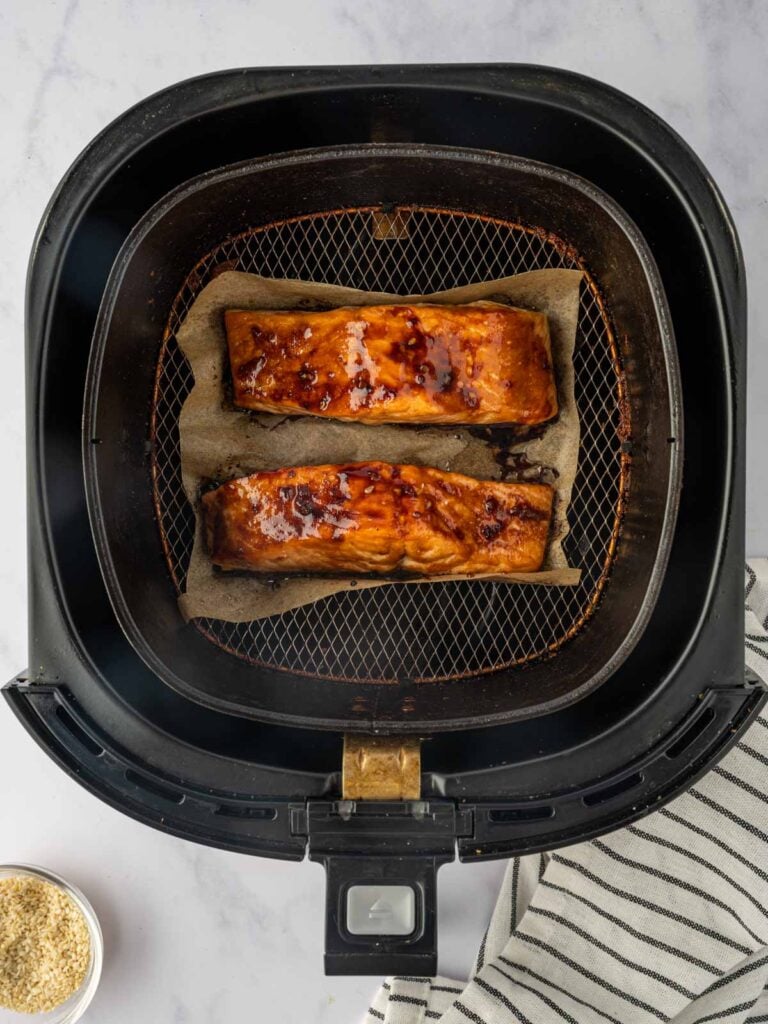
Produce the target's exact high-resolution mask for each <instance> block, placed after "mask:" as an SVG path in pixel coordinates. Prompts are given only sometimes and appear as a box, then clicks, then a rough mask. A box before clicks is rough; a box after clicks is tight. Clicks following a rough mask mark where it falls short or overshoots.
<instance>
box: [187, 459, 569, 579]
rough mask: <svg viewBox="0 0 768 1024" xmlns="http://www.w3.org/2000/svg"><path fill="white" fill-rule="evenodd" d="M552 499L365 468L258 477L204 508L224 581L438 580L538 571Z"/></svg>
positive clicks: (419, 472) (228, 487)
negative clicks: (296, 576)
mask: <svg viewBox="0 0 768 1024" xmlns="http://www.w3.org/2000/svg"><path fill="white" fill-rule="evenodd" d="M553 494H554V492H553V490H552V488H551V487H549V486H548V485H546V484H530V483H497V482H495V481H484V480H475V479H473V478H472V477H468V476H463V475H461V474H459V473H446V472H443V471H442V470H439V469H430V468H424V467H420V466H400V465H391V464H389V463H385V462H361V463H352V464H349V465H343V466H302V467H296V468H293V469H278V470H274V471H271V472H263V473H254V474H253V475H251V476H247V477H241V478H240V479H237V480H230V481H229V482H228V483H225V484H222V485H221V486H220V487H217V488H216V489H215V490H212V491H209V492H208V493H207V494H204V495H203V499H202V502H203V515H204V520H205V531H206V539H207V544H208V549H209V551H210V554H211V558H212V560H213V562H214V563H215V564H216V565H217V566H219V567H220V568H222V569H225V570H233V569H246V570H251V571H255V572H269V573H323V574H330V575H349V574H354V575H405V576H434V575H475V574H479V573H499V574H505V573H516V572H533V571H535V570H537V569H539V568H540V567H541V564H542V562H543V560H544V553H545V550H546V545H547V537H548V533H549V525H550V521H551V518H552V501H553Z"/></svg>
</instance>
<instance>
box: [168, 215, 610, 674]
mask: <svg viewBox="0 0 768 1024" xmlns="http://www.w3.org/2000/svg"><path fill="white" fill-rule="evenodd" d="M548 267H565V268H573V267H579V268H581V269H584V267H583V266H582V264H581V261H580V259H579V257H578V255H577V254H576V253H574V252H573V251H572V250H570V249H568V248H567V247H566V246H565V245H564V244H563V243H562V242H560V241H559V240H558V239H555V238H553V237H552V236H551V235H549V234H545V233H544V232H541V231H537V230H534V229H531V228H525V227H522V226H520V225H516V224H511V223H507V222H502V221H496V220H491V219H489V218H486V217H481V216H477V215H473V214H465V213H458V212H452V211H445V210H430V209H424V208H415V207H398V210H397V212H396V214H395V215H392V214H385V215H382V214H381V212H380V211H375V210H372V209H369V208H366V209H352V210H341V211H333V212H330V213H322V214H314V215H312V216H307V217H302V218H296V219H293V220H287V221H282V222H279V223H275V224H270V225H267V226H265V227H261V228H255V229H253V230H251V231H249V232H247V233H245V234H243V235H239V236H237V237H235V238H232V239H229V240H228V241H226V242H223V243H221V244H220V245H219V246H217V247H216V248H215V249H213V250H212V251H211V252H210V253H208V254H207V255H206V256H205V257H204V259H203V260H201V261H200V263H199V264H198V265H197V266H196V267H195V268H194V269H193V271H192V272H191V273H190V275H189V276H188V278H187V280H186V281H185V283H184V285H183V287H182V289H181V291H180V293H179V295H178V296H177V298H176V301H175V302H174V305H173V308H172V310H171V313H170V316H169V320H168V326H167V329H166V335H165V338H164V342H163V345H162V348H161V352H160V356H159V362H158V370H157V387H156V394H155V407H154V410H153V420H152V430H153V442H154V443H153V452H154V481H155V494H154V497H155V504H156V509H157V515H158V521H159V525H160V531H161V535H162V538H163V544H164V548H165V552H166V556H167V560H168V567H169V569H170V573H171V577H172V579H173V582H174V584H175V585H176V587H177V589H178V590H179V591H181V590H182V589H183V587H184V580H185V574H186V570H187V566H188V563H189V557H190V554H191V550H192V541H193V532H194V517H193V513H192V509H191V508H190V507H189V504H188V502H187V500H186V496H185V494H184V490H183V487H182V482H181V469H180V461H179V436H178V417H179V412H180V409H181V406H182V404H183V402H184V399H185V398H186V396H187V394H188V393H189V390H190V388H191V386H192V382H193V381H192V374H191V372H190V369H189V365H188V364H187V361H186V359H185V357H184V356H183V355H182V353H181V352H180V350H179V348H178V346H177V344H176V339H175V332H176V330H177V328H178V327H179V325H180V323H181V321H182V320H183V318H184V316H185V315H186V312H187V310H188V309H189V307H190V305H191V304H192V302H193V300H194V299H195V297H196V296H197V294H198V292H199V291H200V290H201V288H203V286H204V285H205V284H207V283H208V281H210V280H211V279H212V278H213V277H215V276H216V274H217V273H221V272H222V271H223V270H243V271H249V272H252V273H259V274H262V275H264V276H268V277H278V278H279V277H290V278H300V279H303V280H310V281H324V282H329V283H334V284H342V285H347V286H351V287H355V288H361V289H366V290H371V291H373V290H381V291H390V292H397V293H400V294H407V293H427V292H432V291H438V290H440V289H444V288H452V287H455V286H457V285H462V284H467V283H470V282H474V281H483V280H490V279H493V278H499V277H504V276H506V275H509V274H517V273H521V272H523V271H527V270H539V269H543V268H548ZM574 361H575V375H576V399H577V403H578V407H579V412H580V417H581V429H582V438H581V454H580V463H579V471H578V474H577V477H576V482H575V486H574V490H573V496H572V500H571V506H570V509H569V514H568V518H569V522H570V527H571V532H570V535H569V536H568V537H567V538H566V541H565V545H564V547H565V551H566V554H567V556H568V558H569V562H570V563H571V564H572V565H577V566H579V567H580V568H581V570H582V578H581V582H580V583H579V585H578V586H576V587H541V586H538V587H536V586H530V585H513V584H501V583H494V582H490V581H479V580H478V581H474V582H472V581H469V582H465V581H463V582H459V581H457V582H451V583H433V584H428V585H413V584H411V585H407V586H389V587H380V588H375V589H372V590H362V591H357V592H356V591H345V592H343V593H340V594H337V595H334V596H332V597H329V598H327V599H325V600H323V601H319V602H316V603H315V604H312V605H307V606H305V607H302V608H298V609H295V610H294V611H290V612H286V613H284V614H283V615H279V616H274V617H272V618H269V619H262V620H260V621H256V622H247V623H238V624H234V623H228V622H222V621H219V620H214V619H198V620H196V621H195V625H196V626H197V628H198V629H200V630H201V631H202V632H203V633H204V634H205V635H206V636H207V637H208V638H209V639H210V640H211V641H212V642H214V643H216V644H218V645H220V646H222V647H224V648H225V649H226V650H228V651H229V652H230V653H232V654H234V655H236V656H238V657H240V658H243V659H245V660H248V661H251V662H253V663H257V664H263V665H269V666H270V667H273V668H280V669H286V670H290V671H292V672H298V673H305V674H308V675H313V676H321V677H326V678H335V679H354V680H357V681H360V680H367V681H381V680H397V679H404V678H406V679H412V680H417V681H428V680H440V679H449V678H457V677H462V676H468V675H473V674H477V673H481V672H489V671H493V670H496V669H499V668H502V667H507V666H510V665H515V664H520V663H522V662H525V661H529V660H531V659H532V658H535V657H538V656H541V655H542V654H545V653H547V652H549V651H552V650H555V649H556V648H557V647H559V646H560V645H561V644H562V643H563V642H564V641H565V640H566V639H567V638H568V637H569V636H571V635H572V634H573V633H574V632H575V631H576V630H577V629H578V628H579V627H580V626H581V624H582V623H583V622H584V621H585V620H586V618H588V616H589V615H590V614H591V612H592V610H593V609H594V607H595V605H596V602H597V598H598V597H599V595H600V592H601V589H602V586H603V584H604V583H605V581H606V579H607V576H608V571H609V568H610V562H611V559H612V557H613V550H614V547H615V539H616V534H617V531H618V525H619V522H620V517H621V510H622V508H621V507H622V501H623V482H624V472H623V466H624V461H623V457H622V452H621V438H622V436H623V434H624V430H625V429H626V424H625V423H624V422H623V421H622V416H621V407H622V394H623V382H622V379H621V376H620V373H619V367H618V359H617V354H616V351H615V347H614V342H613V336H612V333H611V329H610V324H609V321H608V318H607V315H606V313H605V309H604V306H603V303H602V301H601V299H600V295H599V292H598V290H597V287H596V285H595V283H594V281H593V280H592V279H591V278H590V277H589V275H586V277H585V281H584V284H583V286H582V295H581V309H580V317H579V327H578V334H577V341H576V352H575V356H574Z"/></svg>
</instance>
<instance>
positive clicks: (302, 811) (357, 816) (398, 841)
mask: <svg viewBox="0 0 768 1024" xmlns="http://www.w3.org/2000/svg"><path fill="white" fill-rule="evenodd" d="M472 818H473V815H472V812H471V811H470V810H465V809H463V808H461V807H459V806H457V805H456V804H455V803H453V802H452V801H431V800H430V801H427V800H410V801H407V800H406V801H396V802H395V801H393V802H385V801H372V800H366V801H355V800H331V801H313V800H310V801H308V802H307V803H306V805H305V806H304V807H301V808H299V807H297V808H294V811H293V816H292V820H291V825H292V831H293V833H294V834H297V835H302V836H306V838H307V850H308V853H309V859H310V860H314V861H319V862H320V863H321V864H323V865H324V866H325V874H326V910H325V972H326V974H419V975H433V974H435V973H436V971H437V941H436V939H437V870H438V868H439V867H440V865H441V864H445V863H447V862H448V861H451V860H453V859H454V857H455V854H456V837H457V836H468V835H471V834H472V827H473V822H472Z"/></svg>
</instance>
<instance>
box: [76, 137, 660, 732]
mask: <svg viewBox="0 0 768 1024" xmlns="http://www.w3.org/2000/svg"><path fill="white" fill-rule="evenodd" d="M393 206H396V207H397V208H398V209H399V210H400V211H401V212H402V213H403V214H405V213H409V214H410V216H408V217H406V216H405V215H403V216H401V217H400V218H397V219H396V220H395V222H400V223H405V222H406V221H407V224H408V227H407V236H406V237H401V238H391V237H390V238H388V239H386V240H383V241H382V240H378V239H374V238H373V236H372V233H371V230H370V217H371V212H372V208H374V209H381V208H382V207H383V208H384V209H385V210H390V211H391V209H392V208H393ZM319 207H320V208H321V209H320V210H318V208H319ZM322 211H330V212H322ZM265 224H266V225H268V226H266V227H261V228H259V227H258V225H265ZM254 225H257V227H256V228H254V227H253V226H254ZM401 234H403V235H405V231H403V232H401ZM227 239H229V241H226V240H227ZM223 240H224V241H223ZM222 264H223V265H225V266H229V267H231V266H237V267H238V268H239V269H249V270H258V271H259V272H261V273H270V274H273V275H283V276H291V275H292V276H299V277H307V278H310V279H311V278H314V279H316V280H318V279H320V280H331V281H338V282H341V283H346V284H351V285H356V286H358V287H367V288H374V287H387V288H390V289H392V290H396V291H400V292H408V291H420V290H424V291H426V290H429V289H431V288H439V287H447V286H450V285H451V284H458V283H462V282H464V281H468V280H479V279H483V278H485V279H488V278H489V277H494V276H501V275H503V274H505V273H514V272H519V271H521V270H527V269H533V268H535V267H537V266H581V267H583V268H584V269H585V270H586V271H587V276H586V278H585V286H584V293H583V298H582V310H581V318H580V331H579V334H580V345H579V351H578V353H577V356H576V362H577V388H578V390H579V403H580V410H581V416H582V430H583V436H584V441H583V447H582V453H581V471H580V475H579V479H578V481H577V487H576V493H575V496H574V501H573V505H572V517H571V525H572V535H571V538H570V542H569V555H570V557H571V559H572V561H573V563H574V564H577V565H580V566H581V567H582V569H583V582H582V584H581V585H580V586H579V587H577V588H541V587H539V588H533V587H528V586H523V587H507V586H501V585H498V584H492V583H481V582H478V581H476V582H472V583H464V584H456V583H451V584H438V585H431V586H409V587H390V588H382V589H379V590H374V591H367V592H359V593H354V592H353V593H345V594H343V595H339V596H338V597H334V598H331V599H330V600H327V601H324V602H321V603H319V604H317V605H314V606H311V607H310V608H309V609H301V610H299V611H298V612H294V613H288V615H286V616H282V617H281V618H280V619H279V620H264V621H263V622H261V623H257V624H251V625H246V626H240V627H234V626H232V625H229V624H221V623H216V622H210V621H203V622H200V623H198V624H197V626H198V629H195V628H194V627H193V626H191V625H186V626H185V625H184V624H183V623H182V621H181V619H180V617H179V614H178V611H177V609H176V607H175V592H174V587H173V586H172V585H170V584H169V580H168V575H169V573H168V571H167V568H166V566H165V562H166V556H167V567H168V568H170V575H171V579H172V580H173V581H174V582H175V583H176V584H177V586H178V585H183V573H184V568H185V557H188V545H189V540H190V536H191V533H190V528H191V520H190V512H189V510H188V508H187V506H186V504H185V502H184V501H183V496H182V492H181V489H180V481H179V479H178V476H179V473H178V454H177V450H176V446H177V444H178V439H177V434H176V433H175V421H176V418H177V416H178V409H179V405H180V402H181V400H183V396H184V394H185V388H188V387H189V380H188V371H186V372H187V376H186V377H185V367H184V364H183V360H182V359H181V357H180V353H179V352H178V350H177V349H176V348H175V343H174V340H173V328H174V326H175V324H176V323H177V322H178V318H179V316H180V315H182V314H183V310H184V309H185V308H186V306H187V305H188V304H189V302H190V301H191V299H192V298H193V297H194V294H195V293H196V291H197V290H199V288H200V287H202V285H203V284H204V283H205V281H206V280H207V279H209V277H210V275H211V273H212V272H214V271H215V269H216V267H217V266H221V265H222ZM191 268H194V269H192V273H191V274H190V269H191ZM601 292H602V295H601ZM606 307H607V311H606ZM169 309H171V319H170V322H169V324H168V329H167V330H166V333H165V340H164V342H163V346H162V348H161V353H160V363H159V366H158V365H157V364H156V359H157V341H158V339H159V338H160V337H161V336H162V335H163V328H164V327H165V326H166V325H165V317H166V315H167V311H168V310H169ZM611 320H612V321H613V323H614V325H615V333H614V332H612V330H611ZM614 338H615V341H614ZM156 368H157V370H158V373H157V389H156V390H155V388H154V385H155V373H156ZM128 381H130V386H126V382H128ZM677 388H678V384H677V376H676V364H675V356H674V346H673V342H672V338H671V330H670V327H669V321H668V316H667V313H666V308H665V304H664V299H663V294H662V290H661V286H660V284H659V281H658V278H657V275H656V271H655V267H654V265H653V261H652V260H651V258H650V256H649V254H648V252H647V250H646V248H645V245H644V243H643V241H642V239H641V238H640V237H639V235H638V233H637V231H636V229H634V227H633V225H632V224H631V222H629V221H628V220H627V218H626V217H625V216H624V215H623V214H622V213H621V211H620V210H619V209H618V208H617V207H616V206H615V204H613V203H612V202H611V201H610V200H608V199H607V197H605V196H603V195H602V194H601V193H600V192H599V191H598V190H596V189H594V188H593V187H592V186H590V185H588V184H587V183H586V182H583V181H581V180H580V179H577V178H575V177H573V176H572V175H568V174H566V173H564V172H561V171H557V170H555V169H553V168H548V167H545V166H543V165H538V164H535V163H532V162H530V161H523V160H516V159H514V158H509V157H501V156H499V155H496V154H484V153H478V152H467V151H459V150H435V149H432V148H429V147H421V146H408V147H399V146H369V147H354V148H353V147H350V148H349V149H344V150H338V151H314V152H308V153H302V154H292V155H290V156H285V157H282V158H274V159H267V160H258V161H252V162H249V163H247V164H244V165H240V166H238V167H234V168H227V169H224V170H223V171H221V172H214V173H212V174H209V175H204V176H202V177H201V178H200V179H197V180H195V181H193V182H191V183H189V184H188V185H186V186H182V187H181V188H180V189H179V190H177V191H176V192H175V193H173V194H172V195H171V196H169V197H168V198H167V199H166V200H164V201H162V202H161V203H160V204H158V206H156V207H155V208H154V209H153V210H152V211H150V213H149V214H148V215H147V217H145V218H144V219H143V220H142V222H140V224H139V225H138V226H137V227H136V228H135V230H134V232H133V233H132V235H131V237H130V239H129V240H128V242H127V243H126V245H125V247H124V248H123V250H122V252H121V254H120V256H119V257H118V260H117V261H116V264H115V268H114V270H113V273H112V275H111V278H110V282H109V284H108V287H107V290H106V293H105V299H104V302H103V304H102V309H101V313H100V317H99V323H98V326H97V331H96V340H95V345H94V350H93V355H92V360H91V366H90V371H89V381H88V392H87V401H86V427H85V429H86V444H85V457H86V467H87V468H86V472H87V485H88V491H89V508H90V512H91V520H92V524H93V527H94V532H95V537H96V541H97V545H98V549H99V554H100V560H101V564H102V569H103V571H104V573H105V578H106V580H107V583H108V587H109V590H110V595H111V598H112V600H113V603H114V607H115V610H116V612H117V614H118V617H119V619H120V621H121V623H122V625H123V628H124V629H125V630H126V633H127V635H128V637H129V639H130V640H131V642H132V643H133V644H134V646H135V647H136V649H137V650H138V651H139V653H140V654H141V655H142V657H144V658H145V660H146V661H147V663H148V664H149V665H150V667H151V668H153V670H154V671H155V672H156V673H157V674H158V675H159V676H160V677H161V678H163V679H164V680H165V681H167V682H168V683H170V685H172V686H174V687H175V688H177V689H179V690H180V691H182V692H184V693H185V694H187V695H188V696H191V697H193V699H196V700H200V701H202V702H204V703H207V704H210V705H213V706H217V707H220V708H226V709H227V710H230V711H235V712H236V713H239V714H246V715H253V716H255V717H261V718H265V719H267V718H278V719H282V720H286V719H288V720H291V721H294V722H297V723H299V722H301V723H303V724H310V723H312V724H319V725H325V726H326V727H332V728H367V727H374V728H376V727H379V728H381V727H385V728H386V727H390V728H391V727H394V726H396V727H397V728H398V730H402V731H407V730H411V731H418V730H419V729H421V728H423V727H424V726H425V725H426V724H428V725H429V727H430V728H431V729H445V728H458V727H462V726H465V725H467V724H482V723H487V722H492V721H504V720H511V719H512V718H515V717H520V716H524V715H531V714H539V713H542V712H545V711H549V710H553V709H555V708H556V707H559V706H562V705H563V704H564V703H567V702H570V701H572V700H575V699H577V698H578V697H580V696H582V695H583V694H585V693H586V692H588V691H589V690H590V689H592V688H594V687H595V686H596V685H598V684H599V683H600V682H601V681H603V680H604V679H605V678H606V677H607V676H608V675H609V674H610V673H611V672H612V671H613V670H614V669H615V667H616V666H617V665H618V664H619V663H620V662H621V661H622V660H623V659H624V658H625V657H626V655H627V654H628V653H629V651H630V650H631V648H632V646H633V644H634V642H635V641H636V639H637V637H638V636H639V633H640V632H641V630H642V627H643V625H644V623H645V621H646V619H647V616H648V615H649V613H650V610H651V609H652V606H653V602H654V599H655V594H656V591H657V589H658V586H659V583H660V576H661V573H662V571H663V566H664V564H665V561H666V557H667V548H668V544H669V541H670V537H671V529H672V525H673V521H674V515H675V509H676V504H677V492H678V485H679V480H678V473H679V461H678V452H679V442H680V434H679V424H678V404H679V396H678V390H677ZM153 395H154V397H155V400H156V404H155V405H154V415H153V416H152V431H151V444H150V445H149V446H147V445H146V438H147V436H148V433H149V431H148V424H147V418H148V416H149V415H150V413H151V412H152V411H153V407H152V398H153ZM629 424H631V436H630V430H629V426H628V425H629ZM148 456H149V458H148ZM630 463H631V468H630ZM150 466H151V467H152V468H153V470H154V481H155V484H156V490H155V498H156V502H157V509H158V512H159V520H160V525H161V531H162V542H161V537H160V536H158V533H157V527H156V524H155V522H154V517H153V509H152V504H151V501H150V498H149V494H150V489H149V471H150ZM628 477H629V480H630V484H629V488H628V501H627V502H626V507H624V505H623V501H624V497H625V488H626V483H627V478H628ZM620 524H621V529H620V530H619V525H620ZM614 556H615V559H614ZM612 560H613V567H612V572H611V580H610V584H609V586H608V588H607V595H606V598H605V600H604V601H603V602H602V603H601V605H600V607H599V608H598V609H597V612H596V614H593V615H592V617H591V619H590V621H589V622H586V620H587V619H588V618H589V616H590V613H592V612H593V611H594V610H595V605H596V602H597V598H598V596H599V594H600V591H601V590H602V588H603V585H604V584H605V582H606V580H607V579H608V570H609V568H610V567H611V561H612ZM211 640H214V641H215V643H216V645H218V646H214V644H213V643H211ZM566 640H567V641H568V642H567V643H566V642H565V641H566ZM558 648H560V649H559V650H558V652H557V655H556V657H554V658H549V659H546V658H542V657H540V656H541V655H542V654H545V653H547V652H551V651H554V650H557V649H558ZM233 653H234V654H235V655H239V657H233V656H232V655H233ZM522 662H526V664H525V665H524V666H520V663H522ZM516 666H519V667H516ZM491 670H494V671H491ZM481 673H488V674H485V675H481ZM323 676H325V678H322V677H323ZM459 677H464V678H467V677H469V678H470V679H471V685H470V684H469V683H462V682H461V681H458V680H459ZM446 678H448V679H450V678H453V679H455V680H457V681H453V682H451V683H443V685H441V686H440V687H438V688H434V687H425V686H423V685H420V682H419V681H420V680H434V679H446ZM393 681H397V683H398V684H399V685H397V686H392V685H390V684H391V683H392V682H393Z"/></svg>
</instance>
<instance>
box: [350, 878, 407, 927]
mask: <svg viewBox="0 0 768 1024" xmlns="http://www.w3.org/2000/svg"><path fill="white" fill-rule="evenodd" d="M415 927H416V893H415V892H414V891H413V889H412V888H411V887H410V885H352V886H350V888H349V889H347V930H348V931H349V932H350V934H352V935H410V934H411V933H412V932H413V930H414V928H415Z"/></svg>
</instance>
